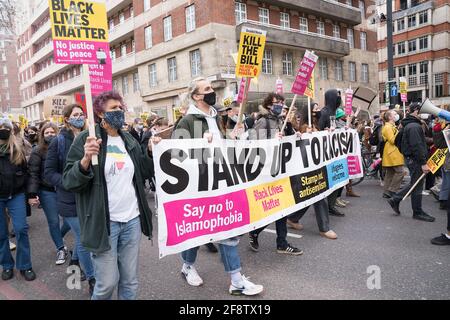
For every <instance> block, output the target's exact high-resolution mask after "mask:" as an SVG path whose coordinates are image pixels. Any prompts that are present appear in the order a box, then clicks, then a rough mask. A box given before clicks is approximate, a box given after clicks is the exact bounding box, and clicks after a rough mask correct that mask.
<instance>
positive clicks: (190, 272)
mask: <svg viewBox="0 0 450 320" xmlns="http://www.w3.org/2000/svg"><path fill="white" fill-rule="evenodd" d="M181 273H182V274H183V275H184V277H185V278H186V281H187V283H189V284H190V285H191V286H194V287H198V286H201V285H202V284H203V280H202V278H200V276H199V275H198V273H197V270H195V267H194V266H186V265H185V264H183V268H182V269H181Z"/></svg>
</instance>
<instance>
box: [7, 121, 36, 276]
mask: <svg viewBox="0 0 450 320" xmlns="http://www.w3.org/2000/svg"><path fill="white" fill-rule="evenodd" d="M27 178H28V174H27V161H26V159H25V153H24V151H23V147H22V145H21V144H20V143H18V142H17V141H16V138H15V136H14V134H13V125H12V123H11V120H9V119H8V118H0V212H1V213H2V214H0V264H1V265H2V267H3V271H2V280H5V281H6V280H10V279H12V278H13V277H14V271H13V269H14V259H13V257H12V255H11V251H10V248H9V233H8V227H7V222H6V218H5V215H4V214H3V212H4V210H5V208H7V209H8V212H9V215H10V217H11V220H12V224H13V228H14V232H15V235H16V239H17V251H16V262H15V265H16V268H17V270H20V273H21V274H22V276H23V277H24V278H25V280H27V281H33V280H35V279H36V273H35V272H34V271H33V268H32V264H31V247H30V241H29V238H28V224H27V212H26V207H25V199H26V198H25V192H26V186H27Z"/></svg>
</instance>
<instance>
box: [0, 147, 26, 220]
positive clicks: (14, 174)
mask: <svg viewBox="0 0 450 320" xmlns="http://www.w3.org/2000/svg"><path fill="white" fill-rule="evenodd" d="M27 180H28V172H27V162H26V161H25V160H24V161H23V162H22V163H21V164H20V165H15V164H12V163H11V161H10V155H9V153H6V154H0V199H7V198H10V197H13V196H15V195H17V194H20V193H25V191H26V186H27ZM1 214H3V213H1Z"/></svg>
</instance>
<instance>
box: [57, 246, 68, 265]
mask: <svg viewBox="0 0 450 320" xmlns="http://www.w3.org/2000/svg"><path fill="white" fill-rule="evenodd" d="M68 254H69V252H68V251H67V247H64V248H62V249H61V250H58V252H57V253H56V262H55V263H56V265H58V266H59V265H61V264H64V263H66V259H67V255H68Z"/></svg>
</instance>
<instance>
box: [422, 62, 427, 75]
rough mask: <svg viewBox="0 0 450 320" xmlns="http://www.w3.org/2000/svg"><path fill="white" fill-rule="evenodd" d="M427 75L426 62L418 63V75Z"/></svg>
mask: <svg viewBox="0 0 450 320" xmlns="http://www.w3.org/2000/svg"><path fill="white" fill-rule="evenodd" d="M426 73H428V61H422V62H421V63H420V74H426Z"/></svg>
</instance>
